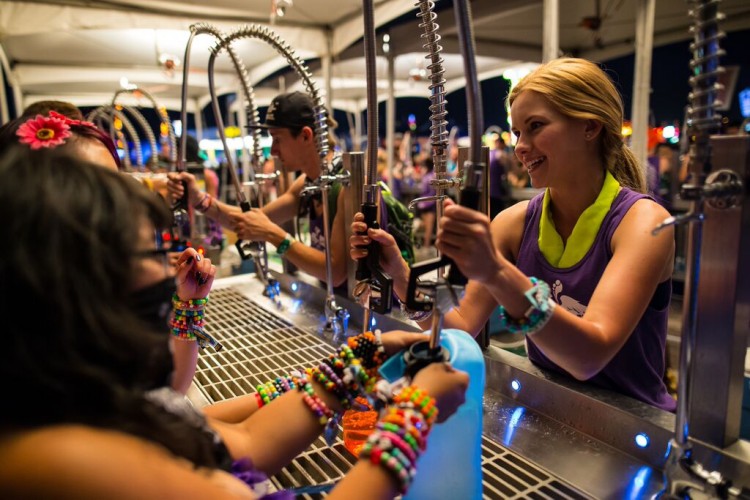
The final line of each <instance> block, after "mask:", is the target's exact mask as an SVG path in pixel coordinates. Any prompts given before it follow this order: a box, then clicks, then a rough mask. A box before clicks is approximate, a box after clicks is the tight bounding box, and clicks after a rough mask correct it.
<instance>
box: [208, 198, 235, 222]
mask: <svg viewBox="0 0 750 500" xmlns="http://www.w3.org/2000/svg"><path fill="white" fill-rule="evenodd" d="M241 211H242V210H241V209H240V207H236V206H233V205H227V204H226V203H223V202H221V201H219V200H217V199H216V198H214V199H213V200H211V206H209V207H208V210H206V211H205V212H204V215H205V216H206V217H208V218H210V219H212V220H215V221H216V222H218V223H219V224H221V225H222V227H225V228H227V229H232V220H231V218H230V216H231V215H233V214H238V213H240V212H241Z"/></svg>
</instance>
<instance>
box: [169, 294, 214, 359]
mask: <svg viewBox="0 0 750 500" xmlns="http://www.w3.org/2000/svg"><path fill="white" fill-rule="evenodd" d="M207 303H208V297H206V298H205V299H190V300H180V297H179V296H178V295H177V294H176V293H175V294H174V295H172V308H173V309H172V310H173V314H172V319H171V320H170V321H169V326H170V327H171V328H172V335H173V336H174V337H175V338H178V339H180V340H197V341H198V345H199V346H200V348H201V349H204V348H205V347H206V346H207V345H210V346H211V347H213V348H214V349H216V350H217V351H220V350H221V349H222V348H223V346H222V345H221V343H220V342H219V341H218V340H216V339H215V338H213V337H212V336H211V335H209V334H208V333H207V332H206V330H205V329H204V326H205V321H204V319H203V317H204V309H205V307H206V304H207Z"/></svg>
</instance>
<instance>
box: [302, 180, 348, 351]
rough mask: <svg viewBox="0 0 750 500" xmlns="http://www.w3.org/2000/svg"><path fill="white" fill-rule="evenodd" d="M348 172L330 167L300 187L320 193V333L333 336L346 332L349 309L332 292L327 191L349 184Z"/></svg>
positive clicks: (309, 191)
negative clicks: (322, 312)
mask: <svg viewBox="0 0 750 500" xmlns="http://www.w3.org/2000/svg"><path fill="white" fill-rule="evenodd" d="M349 179H350V174H349V172H346V171H344V172H342V173H339V174H334V173H332V172H331V169H330V168H327V169H326V170H325V173H323V174H321V175H319V176H318V178H317V179H315V180H314V181H313V182H312V184H310V185H309V186H305V187H304V188H302V191H301V192H300V195H301V196H303V197H304V196H308V195H312V194H315V193H318V192H319V193H320V194H321V201H322V205H323V239H324V241H325V263H326V304H325V316H326V319H325V322H324V324H323V325H322V328H321V333H324V332H327V331H330V332H333V334H334V337H336V336H339V335H342V334H344V333H345V332H346V329H347V327H348V325H349V316H350V314H349V311H347V310H346V309H344V308H343V307H341V306H339V305H338V304H336V296H335V295H334V293H333V267H332V264H331V230H330V228H329V227H328V220H329V213H330V207H329V206H328V193H329V191H330V190H331V185H332V184H333V183H335V182H339V183H341V184H342V185H344V186H348V185H349Z"/></svg>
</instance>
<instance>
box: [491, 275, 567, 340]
mask: <svg viewBox="0 0 750 500" xmlns="http://www.w3.org/2000/svg"><path fill="white" fill-rule="evenodd" d="M529 279H530V280H531V283H532V287H531V288H530V289H528V290H527V291H526V292H525V293H524V296H525V297H526V299H527V300H528V301H529V304H530V306H529V308H528V310H527V311H526V312H525V313H524V316H523V318H520V319H516V318H511V317H510V316H508V313H507V312H506V310H505V308H504V307H503V306H500V322H501V328H503V329H505V330H507V331H509V332H511V333H522V334H524V335H528V334H531V333H534V332H537V331H539V330H541V329H542V328H544V325H546V324H547V322H548V321H549V320H550V318H552V313H554V311H555V308H556V307H557V303H556V302H555V301H554V300H552V298H551V297H550V295H551V292H550V288H549V285H548V284H547V283H545V282H544V281H542V280H538V279H536V278H529Z"/></svg>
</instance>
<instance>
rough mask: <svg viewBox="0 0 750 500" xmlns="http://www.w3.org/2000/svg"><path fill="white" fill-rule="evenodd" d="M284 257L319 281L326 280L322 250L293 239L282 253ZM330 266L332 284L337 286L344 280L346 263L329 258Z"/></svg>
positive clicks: (324, 259) (324, 258)
mask: <svg viewBox="0 0 750 500" xmlns="http://www.w3.org/2000/svg"><path fill="white" fill-rule="evenodd" d="M284 257H285V258H286V259H287V260H289V262H291V263H292V264H294V265H295V266H297V267H298V268H299V269H301V270H302V271H304V272H306V273H307V274H309V275H310V276H313V277H314V278H317V279H319V280H321V281H327V279H328V277H327V276H326V257H325V252H324V251H321V250H316V249H314V248H312V247H309V246H307V245H305V244H304V243H301V242H299V241H296V240H295V241H294V242H292V245H291V246H290V247H289V249H288V250H287V251H286V252H285V253H284ZM331 266H332V278H333V286H339V285H340V284H341V283H343V282H344V281H345V280H346V263H345V262H335V261H334V260H331ZM341 268H343V270H342V269H341Z"/></svg>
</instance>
